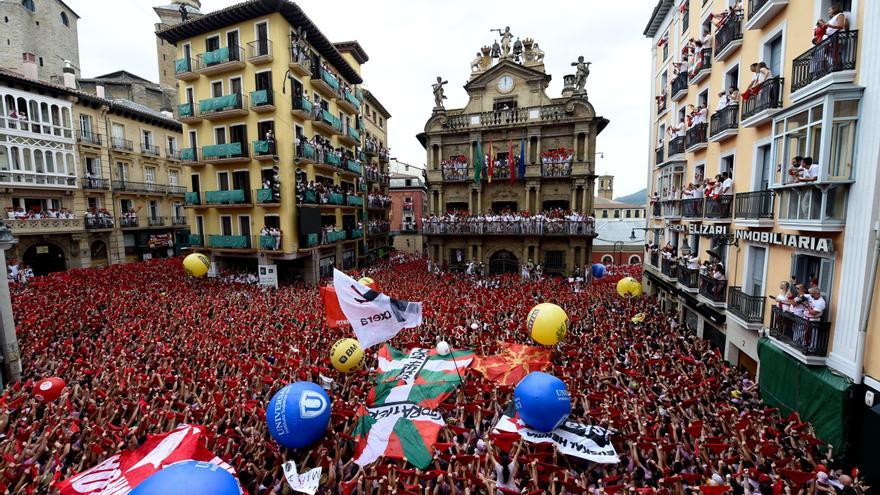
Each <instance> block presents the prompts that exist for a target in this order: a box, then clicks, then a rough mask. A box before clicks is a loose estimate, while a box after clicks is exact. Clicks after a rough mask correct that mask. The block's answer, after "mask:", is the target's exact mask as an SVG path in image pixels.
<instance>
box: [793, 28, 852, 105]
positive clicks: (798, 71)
mask: <svg viewBox="0 0 880 495" xmlns="http://www.w3.org/2000/svg"><path fill="white" fill-rule="evenodd" d="M858 41H859V32H858V31H838V32H836V33H834V34H832V35H831V36H829V37H828V38H827V39H825V40H823V41H821V42H820V43H819V44H817V45H816V46H814V47H813V48H810V49H809V50H807V51H806V52H804V53H803V54H802V55H800V56H798V57H797V58H795V59H794V61H792V64H791V91H792V93H794V92H795V91H798V90H800V89H803V88H805V87H807V86H808V85H810V83H813V82H815V81H818V80H819V79H822V78H823V77H825V76H827V75H828V74H832V73H834V72H840V71H844V70H855V68H856V49H857V47H858Z"/></svg>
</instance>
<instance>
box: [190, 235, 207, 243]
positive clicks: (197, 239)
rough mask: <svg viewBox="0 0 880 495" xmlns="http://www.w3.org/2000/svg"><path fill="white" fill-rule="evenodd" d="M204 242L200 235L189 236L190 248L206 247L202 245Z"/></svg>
mask: <svg viewBox="0 0 880 495" xmlns="http://www.w3.org/2000/svg"><path fill="white" fill-rule="evenodd" d="M203 242H204V241H203V240H202V236H200V235H198V234H190V235H189V245H190V246H204V244H202V243H203Z"/></svg>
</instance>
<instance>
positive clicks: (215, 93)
mask: <svg viewBox="0 0 880 495" xmlns="http://www.w3.org/2000/svg"><path fill="white" fill-rule="evenodd" d="M211 96H212V97H214V98H217V97H220V96H223V81H214V82H212V83H211Z"/></svg>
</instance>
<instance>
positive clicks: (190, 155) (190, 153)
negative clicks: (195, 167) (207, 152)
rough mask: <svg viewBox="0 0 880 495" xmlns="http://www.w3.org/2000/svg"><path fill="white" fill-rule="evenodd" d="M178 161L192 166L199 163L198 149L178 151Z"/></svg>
mask: <svg viewBox="0 0 880 495" xmlns="http://www.w3.org/2000/svg"><path fill="white" fill-rule="evenodd" d="M180 161H181V162H183V163H187V164H190V165H192V164H194V163H196V162H198V161H199V150H198V148H183V149H182V150H180Z"/></svg>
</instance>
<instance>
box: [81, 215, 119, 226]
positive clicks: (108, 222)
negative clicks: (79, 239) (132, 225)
mask: <svg viewBox="0 0 880 495" xmlns="http://www.w3.org/2000/svg"><path fill="white" fill-rule="evenodd" d="M85 221H86V230H102V229H112V228H113V226H114V225H115V224H116V221H115V220H114V218H113V217H111V216H106V215H105V216H92V217H86V218H85Z"/></svg>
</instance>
